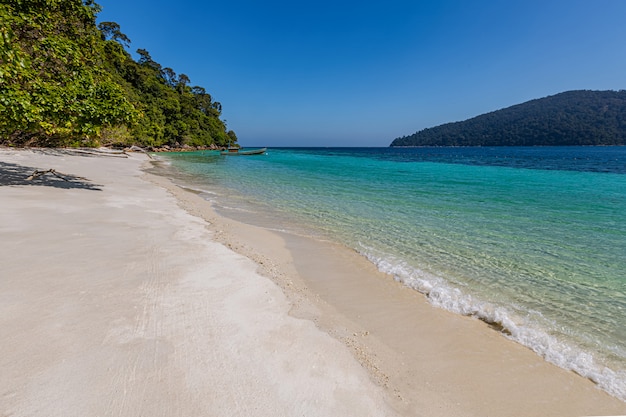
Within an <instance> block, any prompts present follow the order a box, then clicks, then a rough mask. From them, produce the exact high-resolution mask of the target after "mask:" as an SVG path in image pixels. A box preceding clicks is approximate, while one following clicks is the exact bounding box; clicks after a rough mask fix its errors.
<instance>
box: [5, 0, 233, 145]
mask: <svg viewBox="0 0 626 417" xmlns="http://www.w3.org/2000/svg"><path fill="white" fill-rule="evenodd" d="M100 10H101V9H100V6H99V5H98V4H96V3H95V2H93V1H91V0H2V1H0V29H1V31H0V143H2V144H11V145H17V146H100V145H112V146H115V145H119V146H128V145H139V146H156V147H158V146H163V145H169V146H171V147H182V146H185V145H189V146H198V147H209V146H225V145H227V144H228V143H229V142H232V141H233V139H234V138H236V135H235V134H234V132H230V131H228V130H227V129H226V124H225V122H223V121H222V120H221V119H220V117H221V104H220V103H219V102H214V101H213V99H212V97H211V95H210V94H209V93H207V92H206V90H205V89H204V88H202V87H199V86H191V80H190V79H189V77H188V76H187V75H185V74H180V75H177V74H176V72H175V71H174V70H173V69H171V68H169V67H167V68H163V67H162V66H161V65H160V64H159V63H157V62H156V61H155V60H153V59H152V57H151V56H150V53H149V52H148V51H146V50H145V49H138V50H137V54H138V56H139V59H138V60H134V59H133V57H132V56H131V54H130V53H129V52H128V50H127V48H128V47H129V45H130V44H131V41H130V39H129V38H128V36H126V35H125V34H124V33H122V31H121V28H120V26H119V25H118V24H117V23H115V22H101V23H99V24H98V25H96V18H97V14H98V13H99V11H100Z"/></svg>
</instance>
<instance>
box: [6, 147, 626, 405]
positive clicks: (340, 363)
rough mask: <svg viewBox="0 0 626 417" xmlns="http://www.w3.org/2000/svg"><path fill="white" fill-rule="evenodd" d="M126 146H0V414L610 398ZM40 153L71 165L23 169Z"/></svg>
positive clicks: (350, 257) (41, 161) (42, 163)
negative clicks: (66, 149)
mask: <svg viewBox="0 0 626 417" xmlns="http://www.w3.org/2000/svg"><path fill="white" fill-rule="evenodd" d="M148 164H149V163H148V162H147V158H146V157H145V156H143V155H132V156H131V158H129V159H118V158H105V157H97V158H95V157H86V156H69V155H66V154H63V153H60V152H57V151H46V152H41V151H36V152H33V151H14V150H1V151H0V237H1V239H0V337H1V339H0V340H1V342H0V416H3V417H4V416H109V415H111V416H112V415H115V416H233V415H234V416H296V415H298V416H299V415H306V416H350V415H354V416H357V415H358V416H364V415H369V416H385V415H403V416H487V415H493V416H504V415H511V416H538V415H551V416H582V415H619V414H622V415H624V414H626V404H625V403H623V402H621V401H618V400H616V399H614V398H612V397H609V396H608V395H606V394H605V393H603V392H601V391H600V390H598V389H597V388H596V387H595V386H594V385H593V384H592V383H591V382H590V381H588V380H585V379H583V378H581V377H579V376H577V375H575V374H573V373H571V372H567V371H564V370H561V369H559V368H556V367H554V366H552V365H549V364H547V363H545V362H544V361H542V360H541V359H540V358H539V357H537V356H536V355H535V354H533V353H532V352H530V351H529V350H527V349H525V348H523V347H521V346H519V345H517V344H515V343H513V342H510V341H508V340H506V339H505V338H504V337H503V336H502V335H500V334H499V333H497V332H496V331H494V330H492V329H490V328H489V327H488V326H486V325H485V324H484V323H482V322H479V321H476V320H473V319H469V318H465V317H459V316H454V315H452V314H449V313H447V312H445V311H442V310H438V309H435V308H433V307H431V306H430V305H428V304H427V303H426V301H425V300H424V299H423V297H421V296H420V295H419V294H417V293H415V292H414V291H411V290H408V289H406V288H403V287H402V286H400V285H399V284H397V283H395V282H394V281H393V280H392V279H390V277H388V276H385V275H384V274H381V273H379V272H377V271H376V270H375V268H374V267H373V266H372V265H371V264H369V263H368V262H367V261H365V260H364V259H363V258H361V257H360V256H358V255H356V254H355V253H353V252H351V251H349V250H347V249H345V248H342V247H338V246H335V245H332V244H330V243H321V242H315V241H312V240H310V239H307V238H303V237H298V236H287V235H281V234H277V233H274V232H269V231H267V230H264V229H261V228H258V227H254V226H250V225H246V224H242V223H238V222H235V221H232V220H229V219H225V218H223V217H220V216H218V215H216V213H214V212H213V211H212V209H211V207H210V206H209V204H208V203H207V202H205V201H204V200H202V199H201V198H200V197H199V196H197V195H195V194H193V193H191V192H188V191H185V190H183V189H181V188H180V187H177V186H175V185H173V184H172V183H171V182H169V181H168V180H166V179H164V178H160V177H154V176H149V175H145V174H142V172H141V171H140V167H141V166H142V165H143V166H146V165H148ZM49 168H54V169H56V170H57V171H59V172H62V173H66V174H71V175H74V176H77V177H84V178H87V179H88V180H89V181H86V180H82V179H78V178H74V179H73V181H70V182H66V181H62V180H60V179H58V178H54V177H51V176H50V175H46V176H44V177H42V178H40V179H36V180H33V181H26V180H25V178H26V177H27V176H28V175H30V174H31V173H32V171H33V170H34V169H49Z"/></svg>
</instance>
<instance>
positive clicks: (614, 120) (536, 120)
mask: <svg viewBox="0 0 626 417" xmlns="http://www.w3.org/2000/svg"><path fill="white" fill-rule="evenodd" d="M548 145H551V146H567V145H626V91H625V90H621V91H588V90H581V91H568V92H564V93H560V94H556V95H554V96H549V97H545V98H542V99H537V100H532V101H528V102H526V103H522V104H518V105H515V106H512V107H508V108H505V109H502V110H498V111H495V112H492V113H486V114H483V115H481V116H478V117H474V118H472V119H468V120H465V121H463V122H455V123H447V124H443V125H440V126H437V127H433V128H429V129H424V130H421V131H419V132H417V133H414V134H412V135H409V136H404V137H401V138H397V139H395V140H394V141H393V142H392V143H391V146H548Z"/></svg>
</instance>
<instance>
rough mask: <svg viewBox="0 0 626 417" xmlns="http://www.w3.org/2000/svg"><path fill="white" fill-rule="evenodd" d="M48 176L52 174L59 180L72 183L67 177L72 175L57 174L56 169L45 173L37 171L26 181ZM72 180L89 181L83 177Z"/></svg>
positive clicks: (47, 170)
mask: <svg viewBox="0 0 626 417" xmlns="http://www.w3.org/2000/svg"><path fill="white" fill-rule="evenodd" d="M46 174H52V175H54V176H55V177H57V178H61V179H62V180H63V181H70V180H69V179H68V178H67V177H69V176H70V175H68V174H63V173H62V172H57V171H56V170H55V169H46V170H44V171H40V170H35V172H33V173H32V174H31V175H30V176H29V177H28V178H26V181H32V180H34V179H35V178H39V177H41V176H42V175H46ZM72 179H75V180H83V181H89V180H88V179H87V178H83V177H74V176H72Z"/></svg>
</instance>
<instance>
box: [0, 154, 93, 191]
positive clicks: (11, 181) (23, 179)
mask: <svg viewBox="0 0 626 417" xmlns="http://www.w3.org/2000/svg"><path fill="white" fill-rule="evenodd" d="M35 171H37V168H32V167H27V166H23V165H18V164H12V163H9V162H2V161H0V187H2V186H7V185H38V186H42V185H43V186H47V187H55V188H64V189H75V188H78V189H83V190H92V191H102V188H100V187H101V185H98V184H92V183H90V182H89V180H86V179H85V178H81V177H77V176H75V175H70V174H61V173H58V174H60V175H61V176H63V177H64V178H65V180H64V179H62V178H59V177H56V176H54V175H51V174H45V175H42V176H40V177H37V178H34V179H32V180H28V179H27V178H28V177H30V176H31V175H32V174H33V173H34V172H35Z"/></svg>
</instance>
